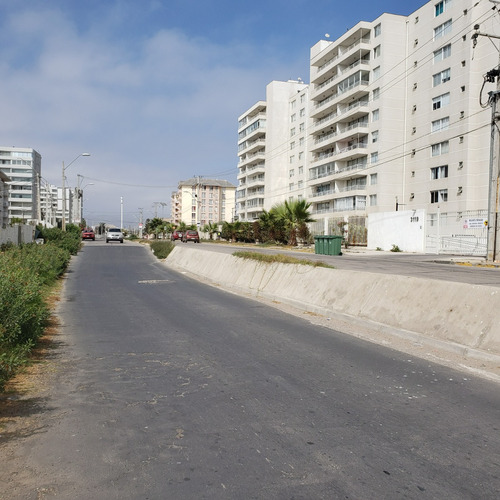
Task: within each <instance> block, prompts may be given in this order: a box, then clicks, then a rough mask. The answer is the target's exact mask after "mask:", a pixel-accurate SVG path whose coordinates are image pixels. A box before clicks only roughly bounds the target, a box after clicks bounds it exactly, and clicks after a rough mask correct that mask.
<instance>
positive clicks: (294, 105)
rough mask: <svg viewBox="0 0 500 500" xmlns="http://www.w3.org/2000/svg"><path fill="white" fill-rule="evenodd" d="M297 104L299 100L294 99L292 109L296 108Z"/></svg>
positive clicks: (291, 104)
mask: <svg viewBox="0 0 500 500" xmlns="http://www.w3.org/2000/svg"><path fill="white" fill-rule="evenodd" d="M296 106H297V101H296V100H293V101H292V102H291V103H290V109H295V107H296Z"/></svg>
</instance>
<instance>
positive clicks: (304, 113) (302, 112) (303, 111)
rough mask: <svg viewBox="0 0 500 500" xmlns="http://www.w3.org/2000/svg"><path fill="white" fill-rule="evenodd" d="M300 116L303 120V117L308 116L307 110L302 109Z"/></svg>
mask: <svg viewBox="0 0 500 500" xmlns="http://www.w3.org/2000/svg"><path fill="white" fill-rule="evenodd" d="M299 116H300V117H301V118H302V117H303V116H306V109H305V108H302V109H301V110H300V111H299Z"/></svg>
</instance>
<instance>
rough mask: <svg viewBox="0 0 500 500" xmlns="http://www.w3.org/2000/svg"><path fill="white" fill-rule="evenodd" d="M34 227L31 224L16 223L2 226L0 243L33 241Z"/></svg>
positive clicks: (16, 243) (18, 243)
mask: <svg viewBox="0 0 500 500" xmlns="http://www.w3.org/2000/svg"><path fill="white" fill-rule="evenodd" d="M34 229H35V228H34V227H33V226H29V225H15V226H7V227H6V228H0V245H3V244H5V243H13V244H14V245H20V244H21V243H33V239H34Z"/></svg>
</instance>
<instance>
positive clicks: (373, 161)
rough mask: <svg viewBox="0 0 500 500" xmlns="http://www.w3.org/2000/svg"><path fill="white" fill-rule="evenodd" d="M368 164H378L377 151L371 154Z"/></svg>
mask: <svg viewBox="0 0 500 500" xmlns="http://www.w3.org/2000/svg"><path fill="white" fill-rule="evenodd" d="M370 162H371V163H377V162H378V151H376V152H375V153H372V154H371V157H370Z"/></svg>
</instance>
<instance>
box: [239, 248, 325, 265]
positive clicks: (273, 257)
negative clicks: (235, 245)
mask: <svg viewBox="0 0 500 500" xmlns="http://www.w3.org/2000/svg"><path fill="white" fill-rule="evenodd" d="M233 255H234V256H235V257H240V258H242V259H251V260H256V261H258V262H267V263H269V264H273V263H278V264H300V265H303V266H312V267H326V268H328V269H335V268H334V267H333V266H331V265H330V264H326V263H325V262H321V261H316V260H309V259H297V258H295V257H291V256H289V255H284V254H282V253H275V254H268V253H260V252H244V251H240V252H233Z"/></svg>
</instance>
